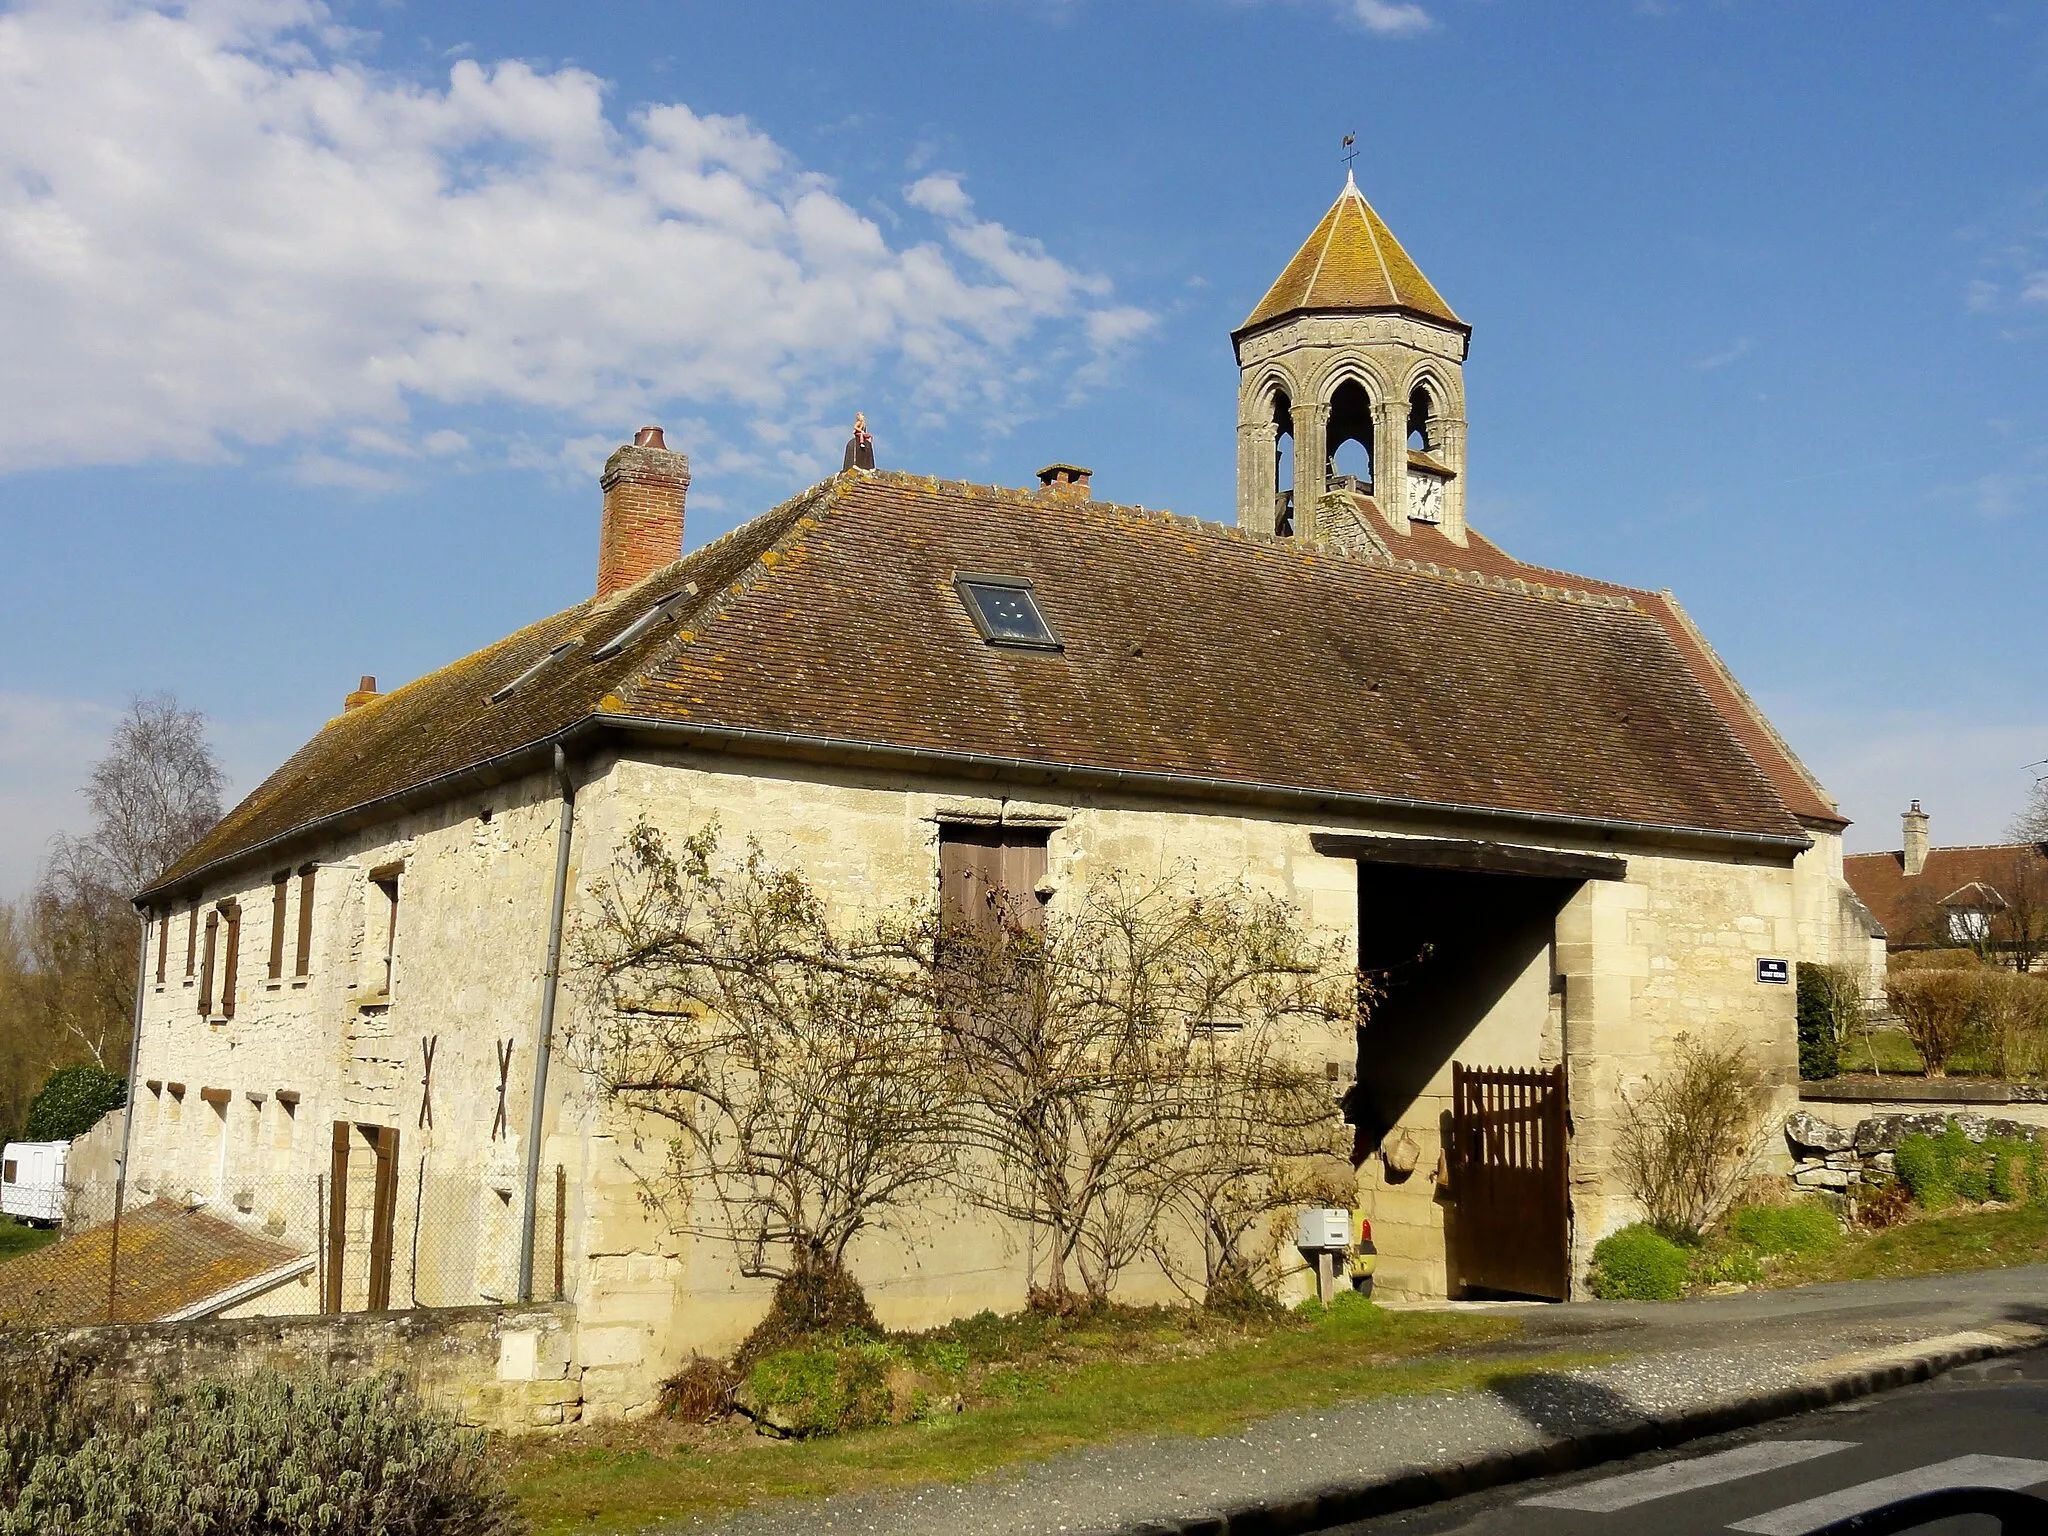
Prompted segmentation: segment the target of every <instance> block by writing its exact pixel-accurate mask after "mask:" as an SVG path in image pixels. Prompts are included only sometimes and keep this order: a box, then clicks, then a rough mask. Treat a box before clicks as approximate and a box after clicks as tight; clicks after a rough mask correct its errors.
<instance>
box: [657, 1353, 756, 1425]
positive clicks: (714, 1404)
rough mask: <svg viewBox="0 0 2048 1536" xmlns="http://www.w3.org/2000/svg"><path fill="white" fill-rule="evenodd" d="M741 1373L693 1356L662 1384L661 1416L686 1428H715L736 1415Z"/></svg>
mask: <svg viewBox="0 0 2048 1536" xmlns="http://www.w3.org/2000/svg"><path fill="white" fill-rule="evenodd" d="M739 1384H740V1377H739V1373H738V1372H737V1371H735V1370H734V1368H733V1367H732V1366H729V1365H727V1364H726V1363H725V1362H724V1361H723V1360H707V1359H705V1358H704V1357H703V1356H701V1355H692V1356H691V1357H690V1359H689V1361H688V1363H687V1364H685V1365H684V1366H683V1368H682V1369H681V1370H680V1371H677V1372H676V1373H675V1375H673V1376H671V1377H669V1379H668V1380H667V1381H664V1382H663V1383H662V1384H661V1412H662V1413H663V1415H665V1416H666V1417H668V1418H671V1419H679V1420H681V1421H682V1422H683V1423H685V1424H712V1423H715V1422H717V1421H718V1420H719V1419H722V1418H724V1417H725V1416H726V1415H727V1414H728V1413H731V1412H732V1395H733V1393H734V1392H735V1391H737V1390H738V1388H739Z"/></svg>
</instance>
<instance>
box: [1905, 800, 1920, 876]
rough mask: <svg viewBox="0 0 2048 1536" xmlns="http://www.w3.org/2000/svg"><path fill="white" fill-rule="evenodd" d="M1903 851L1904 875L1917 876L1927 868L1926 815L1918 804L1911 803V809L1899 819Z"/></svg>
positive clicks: (1916, 801)
mask: <svg viewBox="0 0 2048 1536" xmlns="http://www.w3.org/2000/svg"><path fill="white" fill-rule="evenodd" d="M1899 823H1900V830H1901V835H1902V838H1903V841H1902V844H1901V846H1902V847H1903V848H1904V849H1905V864H1906V873H1907V874H1908V875H1917V874H1919V873H1920V871H1921V870H1923V869H1925V868H1926V867H1927V813H1926V812H1925V811H1923V810H1921V809H1920V802H1919V801H1918V800H1915V801H1914V802H1913V809H1911V810H1910V811H1907V812H1905V813H1904V814H1902V815H1901V816H1900V817H1899Z"/></svg>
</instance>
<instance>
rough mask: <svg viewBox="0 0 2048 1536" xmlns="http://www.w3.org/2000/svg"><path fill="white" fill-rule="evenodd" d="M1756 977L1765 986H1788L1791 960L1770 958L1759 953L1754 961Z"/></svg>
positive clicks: (1790, 979) (1790, 977)
mask: <svg viewBox="0 0 2048 1536" xmlns="http://www.w3.org/2000/svg"><path fill="white" fill-rule="evenodd" d="M1756 979H1757V980H1758V981H1760V982H1763V983H1764V984H1765V985H1767V986H1773V987H1783V986H1789V985H1790V984H1791V981H1792V962H1791V961H1789V960H1772V959H1768V958H1766V957H1765V956H1762V955H1759V956H1758V957H1757V962H1756Z"/></svg>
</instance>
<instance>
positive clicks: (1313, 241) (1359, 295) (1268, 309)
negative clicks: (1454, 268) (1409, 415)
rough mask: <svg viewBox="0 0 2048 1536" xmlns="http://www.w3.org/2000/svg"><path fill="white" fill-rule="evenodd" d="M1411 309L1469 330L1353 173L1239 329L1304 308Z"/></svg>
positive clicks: (1326, 310) (1324, 310)
mask: <svg viewBox="0 0 2048 1536" xmlns="http://www.w3.org/2000/svg"><path fill="white" fill-rule="evenodd" d="M1387 309H1395V310H1407V311H1409V312H1410V313H1412V314H1418V315H1422V316H1424V317H1426V318H1427V319H1431V320H1435V321H1438V322H1440V323H1442V324H1444V325H1449V326H1455V327H1456V328H1457V329H1459V330H1461V331H1469V330H1470V329H1471V327H1470V326H1468V325H1466V324H1465V322H1464V321H1462V320H1460V319H1459V318H1458V316H1457V314H1456V313H1455V312H1454V311H1453V310H1452V309H1451V306H1450V305H1448V304H1446V303H1445V302H1444V300H1443V296H1442V295H1441V294H1439V293H1438V292H1437V291H1436V289H1435V288H1434V287H1432V286H1431V285H1430V281H1429V279H1428V278H1426V277H1424V276H1423V275H1422V269H1421V268H1420V267H1418V266H1417V265H1415V262H1414V260H1413V259H1412V258H1411V257H1410V256H1409V254H1408V253H1407V252H1406V251H1404V250H1402V249H1401V242H1400V241H1398V240H1396V239H1395V238H1394V232H1393V231H1392V230H1390V229H1388V228H1387V226H1386V222H1385V221H1384V220H1383V219H1381V218H1380V216H1379V215H1378V214H1377V213H1375V212H1374V211H1373V207H1372V204H1370V203H1368V202H1367V201H1366V200H1365V197H1364V195H1363V194H1361V193H1360V192H1359V190H1358V184H1357V182H1355V181H1353V180H1351V179H1350V178H1349V177H1348V176H1347V177H1346V178H1345V182H1344V190H1343V192H1341V193H1340V194H1339V195H1338V197H1337V201H1336V202H1335V203H1333V204H1331V205H1330V211H1329V212H1328V213H1326V214H1324V215H1323V221H1322V223H1320V224H1318V225H1317V226H1316V227H1315V232H1314V233H1313V234H1311V235H1310V236H1309V237H1308V239H1307V240H1306V241H1304V242H1303V243H1302V247H1301V249H1300V250H1298V251H1296V252H1295V253H1294V259H1293V260H1292V261H1290V262H1288V263H1287V266H1286V267H1285V269H1283V270H1282V272H1281V273H1280V276H1279V279H1278V280H1277V281H1276V282H1275V283H1274V284H1273V286H1272V287H1271V288H1269V289H1268V290H1267V291H1266V296H1265V297H1264V298H1263V299H1261V300H1259V303H1258V307H1257V308H1255V309H1254V310H1253V311H1252V312H1251V316H1250V318H1249V319H1247V320H1246V321H1245V323H1244V324H1243V325H1241V326H1239V327H1238V328H1237V330H1236V331H1235V332H1234V333H1233V334H1234V335H1236V336H1240V337H1241V336H1243V335H1244V334H1245V333H1246V332H1248V331H1251V330H1254V329H1256V328H1257V327H1259V326H1262V325H1264V324H1266V322H1267V321H1269V320H1278V319H1280V318H1281V317H1282V316H1284V315H1292V314H1299V313H1301V312H1303V311H1309V312H1313V313H1330V312H1332V311H1335V312H1339V313H1341V312H1344V311H1352V312H1357V311H1361V310H1387Z"/></svg>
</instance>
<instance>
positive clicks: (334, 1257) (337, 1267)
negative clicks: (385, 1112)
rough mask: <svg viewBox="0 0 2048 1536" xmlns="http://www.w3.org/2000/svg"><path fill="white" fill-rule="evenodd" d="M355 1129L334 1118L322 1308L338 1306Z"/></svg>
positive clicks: (327, 1309) (346, 1245)
mask: <svg viewBox="0 0 2048 1536" xmlns="http://www.w3.org/2000/svg"><path fill="white" fill-rule="evenodd" d="M353 1136H354V1131H353V1130H352V1128H351V1127H350V1125H349V1123H348V1122H347V1121H346V1120H337V1121H335V1122H334V1138H333V1140H332V1141H331V1142H330V1143H329V1147H330V1151H329V1154H328V1159H327V1273H326V1275H325V1276H324V1277H323V1278H324V1279H325V1280H326V1282H327V1285H326V1294H325V1295H323V1296H322V1297H321V1298H320V1310H321V1311H322V1312H339V1311H340V1310H341V1266H342V1261H343V1260H344V1259H345V1258H346V1257H347V1255H348V1146H349V1141H350V1140H351V1139H352V1137H353Z"/></svg>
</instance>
